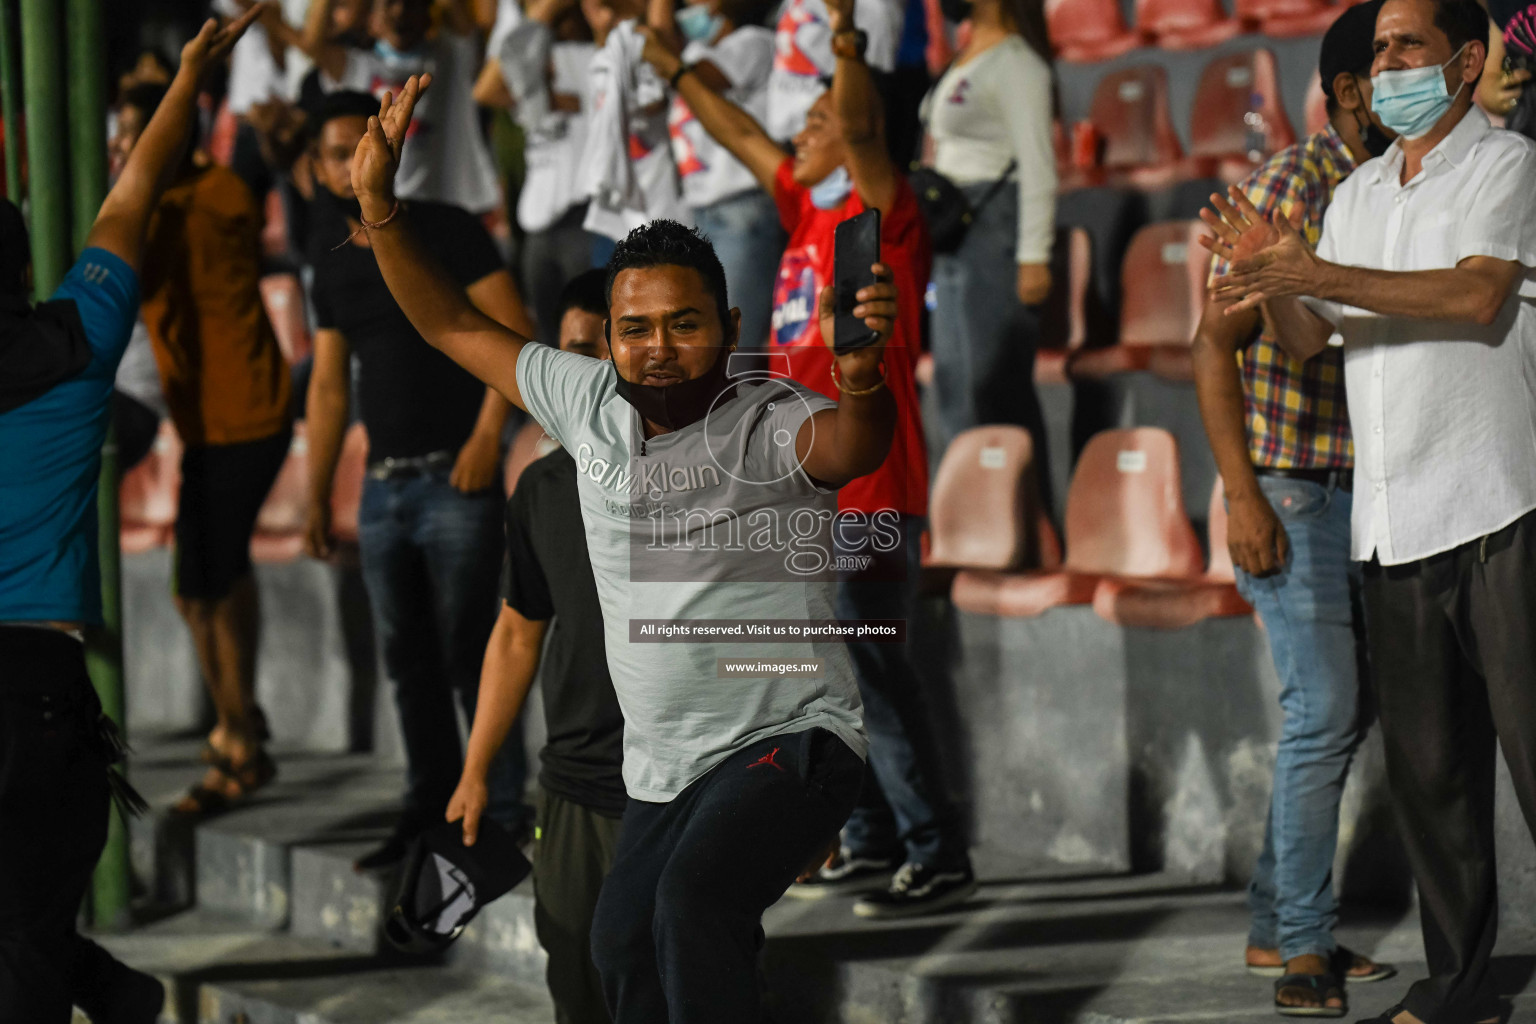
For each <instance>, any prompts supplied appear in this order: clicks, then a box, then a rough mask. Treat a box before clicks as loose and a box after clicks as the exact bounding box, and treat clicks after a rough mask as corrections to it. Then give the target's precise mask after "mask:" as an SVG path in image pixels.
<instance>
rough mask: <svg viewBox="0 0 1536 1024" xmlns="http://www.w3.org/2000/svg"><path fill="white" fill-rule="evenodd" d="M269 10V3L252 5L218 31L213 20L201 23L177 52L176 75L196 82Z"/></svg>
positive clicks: (218, 27)
mask: <svg viewBox="0 0 1536 1024" xmlns="http://www.w3.org/2000/svg"><path fill="white" fill-rule="evenodd" d="M271 6H272V5H271V4H270V3H256V4H252V5H251V6H250V7H249V8H247V10H246V11H245V13H244V14H242V15H240V17H238V18H236V19H235V20H234V21H231V22H230V23H229V24H227V25H225V26H223V27H222V28H221V27H220V26H219V23H218V20H217V19H215V18H209V19H208V20H207V21H205V22H203V27H202V29H201V30H199V31H198V33H197V35H195V36H193V37H192V38H191V40H189V41H188V42H187V45H186V46H183V47H182V48H181V67H180V68H178V69H177V74H184V75H191V76H192V77H193V79H194V80H200V79H201V78H202V77H203V75H205V74H207V73H208V70H209V69H210V68H212V67H214V66H215V65H217V64H218V63H219V61H221V60H223V59H224V58H225V57H226V56H228V54H229V51H230V50H233V49H234V48H235V43H237V42H239V41H240V37H241V36H243V35H245V30H246V29H248V28H250V27H251V23H252V22H254V21H255V20H256V19H257V18H260V17H261V16H262V15H263V14H264V13H265V12H266V10H267V9H268V8H269V7H271Z"/></svg>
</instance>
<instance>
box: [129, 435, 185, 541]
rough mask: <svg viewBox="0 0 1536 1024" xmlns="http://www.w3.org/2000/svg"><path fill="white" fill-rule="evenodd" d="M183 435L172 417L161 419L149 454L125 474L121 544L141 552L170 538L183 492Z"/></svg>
mask: <svg viewBox="0 0 1536 1024" xmlns="http://www.w3.org/2000/svg"><path fill="white" fill-rule="evenodd" d="M181 451H182V445H181V438H180V437H178V436H177V434H176V428H175V427H173V426H172V425H171V421H170V420H168V419H167V420H162V421H161V422H160V432H159V433H158V434H157V435H156V436H155V443H154V447H152V448H150V450H149V454H148V455H146V456H144V458H143V459H142V460H141V461H140V462H139V464H138V465H137V466H134V467H133V468H132V469H130V470H129V471H128V472H126V473H124V474H123V479H122V483H121V485H120V486H119V487H118V498H117V502H118V504H117V510H118V529H119V531H120V535H121V536H120V545H121V547H122V550H123V552H124V553H125V554H130V555H131V554H138V553H140V552H144V551H149V550H151V549H153V548H157V547H160V546H162V545H164V544H167V543H169V542H170V539H171V531H172V530H173V529H174V528H175V525H176V509H177V505H178V504H179V501H180V492H181Z"/></svg>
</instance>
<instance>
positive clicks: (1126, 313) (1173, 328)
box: [1067, 220, 1210, 380]
mask: <svg viewBox="0 0 1536 1024" xmlns="http://www.w3.org/2000/svg"><path fill="white" fill-rule="evenodd" d="M1205 231H1206V228H1205V225H1204V224H1203V223H1202V222H1200V221H1198V220H1172V221H1163V222H1162V223H1158V224H1148V225H1147V226H1146V227H1144V228H1142V229H1141V230H1140V231H1138V232H1136V234H1135V236H1134V237H1132V238H1131V244H1130V246H1129V247H1127V249H1126V251H1125V262H1124V263H1122V264H1121V268H1120V279H1121V300H1120V343H1119V344H1117V345H1110V346H1107V347H1104V348H1087V349H1082V350H1080V351H1078V352H1076V353H1074V354H1073V356H1072V357H1071V358H1070V359H1069V360H1068V363H1067V372H1068V374H1069V375H1070V376H1072V377H1077V378H1081V379H1084V380H1101V379H1103V378H1105V377H1108V376H1110V375H1112V374H1116V373H1131V372H1134V371H1137V370H1146V369H1152V368H1155V369H1157V370H1158V372H1159V375H1161V376H1166V377H1169V378H1172V379H1175V380H1188V379H1191V378H1192V371H1191V368H1190V365H1189V343H1190V341H1191V340H1192V339H1193V338H1194V335H1195V328H1196V327H1197V326H1199V323H1200V311H1201V309H1202V308H1203V306H1204V304H1205V276H1206V271H1207V269H1208V267H1209V265H1210V254H1209V253H1208V252H1207V251H1206V250H1205V249H1204V248H1203V247H1201V245H1200V243H1199V241H1197V239H1198V238H1199V237H1200V236H1201V235H1202V234H1203V233H1205Z"/></svg>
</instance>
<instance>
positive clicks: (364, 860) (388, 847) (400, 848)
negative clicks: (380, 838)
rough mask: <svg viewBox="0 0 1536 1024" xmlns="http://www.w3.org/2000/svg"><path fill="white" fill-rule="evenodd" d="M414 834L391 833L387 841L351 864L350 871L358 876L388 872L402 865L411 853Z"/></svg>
mask: <svg viewBox="0 0 1536 1024" xmlns="http://www.w3.org/2000/svg"><path fill="white" fill-rule="evenodd" d="M415 838H416V834H415V833H414V832H400V831H396V832H392V833H391V834H390V836H389V838H388V839H386V840H384V842H382V843H380V844H379V845H378V846H376V847H374V848H373V849H372V850H369V851H368V852H367V853H365V854H363V855H362V856H361V857H359V858H357V860H355V861H353V862H352V870H353V871H356V872H357V873H358V874H360V875H366V874H373V873H374V872H380V871H389V870H391V869H393V868H396V867H399V866H400V865H401V864H402V863H404V861H405V858H406V855H407V854H409V853H410V852H411V842H412V840H414V839H415Z"/></svg>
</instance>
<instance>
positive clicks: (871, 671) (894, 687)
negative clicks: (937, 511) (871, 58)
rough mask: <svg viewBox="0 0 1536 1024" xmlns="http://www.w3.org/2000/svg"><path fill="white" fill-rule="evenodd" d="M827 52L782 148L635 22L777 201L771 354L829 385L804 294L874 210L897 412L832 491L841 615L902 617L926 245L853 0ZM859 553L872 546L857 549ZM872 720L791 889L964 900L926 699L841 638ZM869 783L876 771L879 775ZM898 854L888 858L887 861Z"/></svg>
mask: <svg viewBox="0 0 1536 1024" xmlns="http://www.w3.org/2000/svg"><path fill="white" fill-rule="evenodd" d="M827 7H828V10H829V12H830V14H831V20H832V31H833V52H834V53H835V54H836V56H837V67H836V69H835V71H834V73H833V78H832V85H831V88H830V89H829V90H828V91H827V92H825V93H823V94H822V96H821V97H820V98H819V99H817V101H816V102H815V104H814V105H813V106H812V107H811V109H810V112H809V113H808V114H807V116H806V124H805V128H804V129H803V130H802V131H801V132H800V134H799V135H797V136H796V137H795V140H794V145H795V152H794V156H793V157H788V156H786V155H785V154H784V151H783V150H782V149H780V148H779V146H778V145H777V144H776V143H775V142H774V141H773V140H772V139H771V138H769V136H768V134H767V133H766V132H765V131H763V129H762V128H761V127H760V126H759V125H758V124H757V122H756V121H755V120H753V118H752V117H751V115H749V114H748V113H746V111H744V110H742V109H741V108H739V107H737V106H735V105H734V104H732V103H731V102H730V101H729V100H726V99H725V98H723V97H722V96H720V95H719V94H718V93H716V92H714V91H713V90H711V89H710V88H709V87H708V86H707V85H706V84H705V83H703V82H702V81H700V80H699V78H698V76H696V75H693V74H690V71H691V68H689V67H688V66H687V65H685V64H683V63H681V61H680V60H679V59H678V58H677V57H676V56H675V55H674V54H672V53H671V52H670V51H669V50H668V49H667V48H666V47H664V46H662V45H660V44H659V43H658V42H657V41H656V39H655V38H654V37H651V36H649V35H648V37H647V40H646V49H645V59H646V60H648V61H650V63H651V64H653V65H654V66H655V68H656V70H657V71H658V72H659V73H660V74H661V75H662V77H664V78H666V79H667V80H668V81H669V82H671V83H672V86H673V88H674V89H676V90H677V91H678V92H679V93H680V94H681V96H682V98H683V99H684V100H685V101H686V102H687V103H688V105H689V107H690V108H692V110H693V112H694V116H695V117H696V118H698V120H699V123H700V124H701V125H702V126H703V127H704V129H705V130H706V131H708V132H709V133H710V135H712V136H713V137H714V138H715V140H716V141H718V142H719V143H720V144H721V145H723V146H725V147H726V148H727V149H729V150H730V151H731V154H732V155H733V156H735V157H736V159H738V160H740V161H741V162H742V163H743V164H745V165H746V166H747V167H748V168H749V169H750V170H751V171H752V173H753V175H754V176H755V177H756V178H757V180H758V182H759V184H761V185H762V186H763V188H765V189H767V190H768V192H769V194H770V195H772V196H773V198H774V201H775V202H776V203H777V204H778V208H779V218H780V220H781V221H782V222H783V224H784V228H785V230H786V231H788V232H789V234H790V239H789V245H788V247H787V248H786V249H785V250H784V255H783V258H782V259H781V260H780V263H779V272H778V277H777V279H776V281H775V283H774V308H773V325H772V331H771V333H770V336H769V347H768V359H769V361H770V362H769V366H770V368H771V369H772V370H773V371H775V372H780V373H783V372H787V373H788V375H789V376H791V377H793V378H794V379H795V380H796V381H798V382H800V383H801V384H804V385H806V386H807V387H810V388H814V389H816V390H817V391H820V392H822V393H823V394H825V395H827V396H828V397H830V398H833V399H836V398H837V397H838V393H837V384H836V383H835V381H834V380H833V377H832V362H833V355H832V350H831V349H830V348H828V347H827V345H826V344H825V342H824V341H823V340H822V337H821V327H820V324H819V323H818V318H817V316H816V298H817V296H818V295H819V294H820V292H821V289H822V288H824V287H826V286H827V285H830V284H832V283H833V273H832V262H833V232H834V231H835V229H836V228H837V225H838V224H839V223H841V222H842V221H844V220H847V219H848V218H849V217H853V216H855V215H856V214H859V213H862V212H864V211H865V210H867V209H878V210H879V211H880V217H881V230H880V234H881V238H880V250H881V251H880V258H881V260H882V261H883V262H884V263H886V264H887V265H888V266H889V267H890V268H891V270H892V272H893V273H894V276H895V283H896V294H897V302H898V315H897V317H896V330H895V333H894V335H893V336H892V338H891V340H890V343H889V344H888V345H887V346H886V351H885V355H886V358H885V370H886V383H887V385H888V386H889V387H890V389H891V393H892V395H893V396H894V397H895V399H896V407H897V423H896V432H895V436H894V438H893V439H892V441H891V450H890V454H889V455H888V456H887V457H886V460H885V463H884V464H883V465H882V466H881V467H880V469H878V470H876V471H875V472H874V473H872V474H870V475H869V476H865V477H860V478H859V479H857V480H854V481H852V482H851V483H849V484H848V485H847V486H845V487H844V488H843V489H842V490H841V492H839V495H838V518H839V522H838V528H837V529H836V530H835V531H834V536H835V537H836V539H837V543H838V553H839V554H840V555H844V556H852V559H851V561H850V560H849V559H844V560H843V562H842V564H851V562H852V563H858V562H862V563H863V564H865V566H866V567H865V568H864V569H862V570H859V571H858V572H856V573H849V574H847V575H846V576H845V577H844V579H843V582H842V583H841V585H840V587H839V590H838V602H837V613H838V616H839V617H840V618H843V619H907V618H908V617H909V613H910V610H911V607H912V602H913V599H914V597H915V594H916V582H917V573H918V536H919V534H920V532H921V530H922V524H923V517H924V516H925V515H926V514H927V511H928V471H927V453H926V451H925V449H924V445H923V428H922V421H921V418H920V414H919V411H918V400H917V385H916V383H915V379H914V369H915V367H916V363H917V357H918V354H919V335H918V324H919V323H921V319H920V314H921V309H920V304H921V302H922V301H923V300H922V296H923V295H924V293H925V291H926V287H927V283H928V270H929V263H930V260H931V252H930V249H929V243H928V233H927V228H926V226H925V225H924V223H923V218H922V212H921V210H920V209H919V208H918V205H917V197H916V195H915V194H914V193H913V191H912V186H911V185H910V184H908V182H907V180H906V178H905V177H903V176H902V174H901V173H900V171H899V170H898V169H897V168H896V165H895V164H894V163H893V162H892V161H891V158H890V156H889V155H888V153H887V150H886V145H885V136H884V127H883V115H882V112H881V109H880V102H879V99H878V98H877V96H876V93H875V85H874V80H873V77H872V76H871V74H870V71H869V68H868V67H867V66H866V65H865V63H864V46H865V38H864V33H862V32H860V31H859V30H858V29H857V28H855V27H854V22H853V7H854V0H828V3H827ZM860 556H872V557H870V558H868V559H867V560H866V559H864V558H861V557H860ZM849 653H850V655H851V656H852V658H853V663H854V668H855V670H856V671H857V672H858V676H859V692H860V696H861V697H862V698H863V701H864V722H865V728H866V729H867V730H868V732H869V741H870V753H869V764H870V767H871V768H872V769H874V770H873V772H872V774H871V775H870V776H867V778H868V779H869V780H870V781H869V783H867V784H866V786H865V792H864V795H863V797H862V798H861V800H860V802H859V806H858V807H857V808H855V810H854V812H853V816H852V817H851V818H850V819H849V821H848V825H847V827H846V828H845V829H844V830H843V838H842V847H841V849H840V850H839V851H838V853H836V854H835V855H834V856H833V857H832V858H831V859H830V860H829V861H828V863H827V865H826V866H825V867H824V868H822V870H821V872H820V873H819V874H818V875H816V876H814V877H813V878H811V879H810V880H808V881H806V882H802V883H799V884H797V885H796V886H795V887H794V888H793V889H791V892H792V893H795V894H797V895H801V896H813V895H818V894H820V893H824V892H826V891H828V889H829V888H831V887H836V888H838V889H844V888H850V887H854V886H855V884H856V883H857V882H863V883H864V884H866V885H867V884H868V883H869V881H870V880H871V879H872V878H873V877H876V876H878V877H881V878H883V877H885V875H887V874H888V873H889V872H891V871H892V869H896V870H895V874H894V877H892V878H891V881H890V885H889V888H888V889H886V890H885V891H881V892H874V893H871V894H869V895H868V896H866V897H865V898H864V899H861V900H860V901H859V902H858V903H856V904H855V905H854V911H855V913H857V914H859V915H860V916H863V917H894V916H901V915H904V914H914V913H923V912H926V911H930V910H936V909H938V908H940V907H944V906H949V905H952V904H954V903H957V902H960V901H961V900H964V899H965V898H966V897H967V896H968V895H970V893H971V892H972V891H974V889H975V886H976V883H975V878H974V876H973V874H972V872H971V864H970V856H969V853H968V851H967V849H966V846H965V842H964V839H963V838H962V836H961V834H960V829H959V827H958V822H957V820H956V816H955V814H954V812H953V809H952V808H951V807H950V806H949V804H948V802H947V801H946V800H945V799H944V793H943V788H942V785H941V783H940V781H939V774H938V771H937V763H936V757H935V756H934V743H933V738H932V735H931V731H930V727H929V725H928V722H929V721H930V719H929V716H928V714H927V709H926V706H925V704H926V700H925V696H924V693H923V689H922V684H921V682H920V681H919V678H918V675H917V672H916V671H915V669H914V667H913V665H912V661H911V658H910V656H909V654H908V652H907V649H906V647H905V646H904V645H901V644H876V643H853V644H850V645H849ZM876 783H878V785H876ZM898 864H899V865H900V866H899V868H898Z"/></svg>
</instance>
